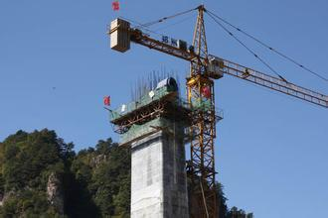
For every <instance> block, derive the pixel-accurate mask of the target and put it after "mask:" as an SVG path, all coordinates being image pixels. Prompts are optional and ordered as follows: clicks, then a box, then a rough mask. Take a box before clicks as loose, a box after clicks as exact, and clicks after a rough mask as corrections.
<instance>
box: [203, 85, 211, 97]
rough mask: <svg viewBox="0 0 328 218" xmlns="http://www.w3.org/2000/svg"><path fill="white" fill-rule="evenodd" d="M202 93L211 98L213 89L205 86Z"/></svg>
mask: <svg viewBox="0 0 328 218" xmlns="http://www.w3.org/2000/svg"><path fill="white" fill-rule="evenodd" d="M202 94H203V96H204V97H205V98H210V97H211V89H210V87H208V86H204V87H203V88H202Z"/></svg>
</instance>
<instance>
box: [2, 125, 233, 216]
mask: <svg viewBox="0 0 328 218" xmlns="http://www.w3.org/2000/svg"><path fill="white" fill-rule="evenodd" d="M218 193H219V197H218V198H219V202H220V213H221V217H228V214H229V212H228V211H227V206H226V199H225V197H224V194H223V192H222V188H221V185H218ZM129 205H130V151H129V150H128V149H122V148H119V147H118V145H117V143H114V142H112V140H111V139H107V140H105V141H104V140H100V141H99V142H98V143H97V144H96V145H95V146H94V147H89V148H88V149H83V150H81V151H79V152H78V153H77V154H76V153H75V152H74V145H73V143H65V142H64V140H63V139H61V138H59V137H58V136H57V134H56V133H55V132H54V131H50V130H47V129H44V130H41V131H34V132H32V133H26V132H24V131H18V132H17V133H16V134H13V135H11V136H9V137H8V138H7V139H5V140H4V141H3V142H1V143H0V217H8V218H9V217H122V218H123V217H129Z"/></svg>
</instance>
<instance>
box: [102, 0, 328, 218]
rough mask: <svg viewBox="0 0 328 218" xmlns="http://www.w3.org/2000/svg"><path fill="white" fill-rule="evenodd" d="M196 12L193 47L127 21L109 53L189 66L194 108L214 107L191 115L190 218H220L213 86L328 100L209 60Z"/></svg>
mask: <svg viewBox="0 0 328 218" xmlns="http://www.w3.org/2000/svg"><path fill="white" fill-rule="evenodd" d="M195 10H198V16H197V22H196V26H195V29H194V34H193V42H192V46H190V47H189V48H187V43H186V42H185V41H182V40H177V42H176V44H173V45H172V44H169V43H167V42H166V41H165V40H163V39H162V40H158V39H156V38H152V37H151V36H150V35H149V34H146V33H144V32H143V31H142V30H140V28H137V27H136V28H133V27H131V26H130V23H129V22H128V21H126V20H124V19H120V18H118V19H116V20H114V21H112V23H111V28H110V30H109V32H108V33H109V35H110V38H111V48H112V49H114V50H117V51H120V52H125V51H127V50H129V49H130V42H131V41H132V42H134V43H136V44H139V45H143V46H145V47H148V48H150V49H154V50H157V51H159V52H162V53H166V54H168V55H172V56H175V57H177V58H180V59H183V60H186V61H188V62H190V74H189V76H188V77H187V78H186V81H187V82H186V87H187V99H188V103H189V104H190V105H191V107H192V105H193V104H195V103H197V102H198V103H199V102H202V101H205V100H206V101H207V102H209V103H210V104H209V105H210V107H208V109H207V110H206V111H196V112H195V114H193V115H192V117H193V118H192V119H193V120H192V125H191V127H190V128H189V132H190V137H191V142H190V158H191V160H190V162H189V163H190V165H189V169H190V172H189V175H190V177H191V181H192V194H191V199H190V202H191V207H192V208H197V211H198V212H197V213H196V212H194V213H191V216H192V217H211V218H212V217H217V216H218V206H217V196H216V189H215V186H216V184H215V174H216V171H215V165H214V160H215V159H214V139H215V138H216V121H217V117H216V111H215V101H214V100H215V93H214V80H217V79H220V78H222V77H223V76H224V75H229V76H233V77H236V78H239V79H242V80H246V81H249V82H252V83H255V84H257V85H260V86H264V87H266V88H269V89H271V90H274V91H277V92H281V93H284V94H287V95H290V96H293V97H295V98H298V99H301V100H304V101H307V102H310V103H313V104H316V105H319V106H322V107H325V108H328V96H327V95H324V94H321V93H319V92H316V91H312V90H310V89H307V88H303V87H301V86H298V85H296V84H293V83H290V82H289V81H287V80H286V79H284V78H283V77H282V76H279V75H278V77H274V76H271V75H268V74H265V73H262V72H259V71H256V70H254V69H251V68H248V67H245V66H242V65H240V64H237V63H234V62H232V61H229V60H225V59H223V58H221V57H217V56H215V55H211V54H208V50H207V42H206V34H205V24H204V12H206V9H205V7H204V6H203V5H200V6H198V7H197V8H195Z"/></svg>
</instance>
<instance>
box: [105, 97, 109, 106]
mask: <svg viewBox="0 0 328 218" xmlns="http://www.w3.org/2000/svg"><path fill="white" fill-rule="evenodd" d="M104 105H106V106H110V96H105V97H104Z"/></svg>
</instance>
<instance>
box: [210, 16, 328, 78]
mask: <svg viewBox="0 0 328 218" xmlns="http://www.w3.org/2000/svg"><path fill="white" fill-rule="evenodd" d="M206 12H207V14H208V15H212V16H214V17H215V18H217V19H219V20H220V21H222V22H223V23H225V24H226V25H228V26H230V27H232V28H233V29H235V30H237V31H238V32H240V33H242V34H244V35H245V36H247V37H248V38H250V39H252V40H254V41H255V42H257V43H259V44H260V45H262V46H263V47H265V48H267V49H269V50H270V51H272V52H274V53H276V54H277V55H279V56H280V57H282V58H284V59H286V60H288V61H290V62H291V63H293V64H295V65H296V66H298V67H300V68H302V69H303V70H305V71H307V72H308V73H311V74H312V75H314V76H316V77H318V78H320V79H322V80H324V81H326V82H328V78H326V77H324V76H322V75H321V74H320V73H318V72H315V71H313V70H311V69H309V68H308V67H306V66H304V65H303V64H300V63H299V62H298V61H296V60H295V59H293V58H291V57H289V56H287V55H285V54H283V53H282V52H280V51H279V50H277V49H275V48H273V47H272V46H269V45H268V44H266V43H264V42H263V41H261V40H260V39H258V38H257V37H255V36H252V35H251V34H249V33H247V32H246V31H244V30H242V29H240V28H238V27H237V26H235V25H233V24H231V23H230V22H228V21H227V20H226V19H223V18H222V17H220V16H218V15H216V14H215V13H213V12H211V11H209V10H206Z"/></svg>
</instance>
